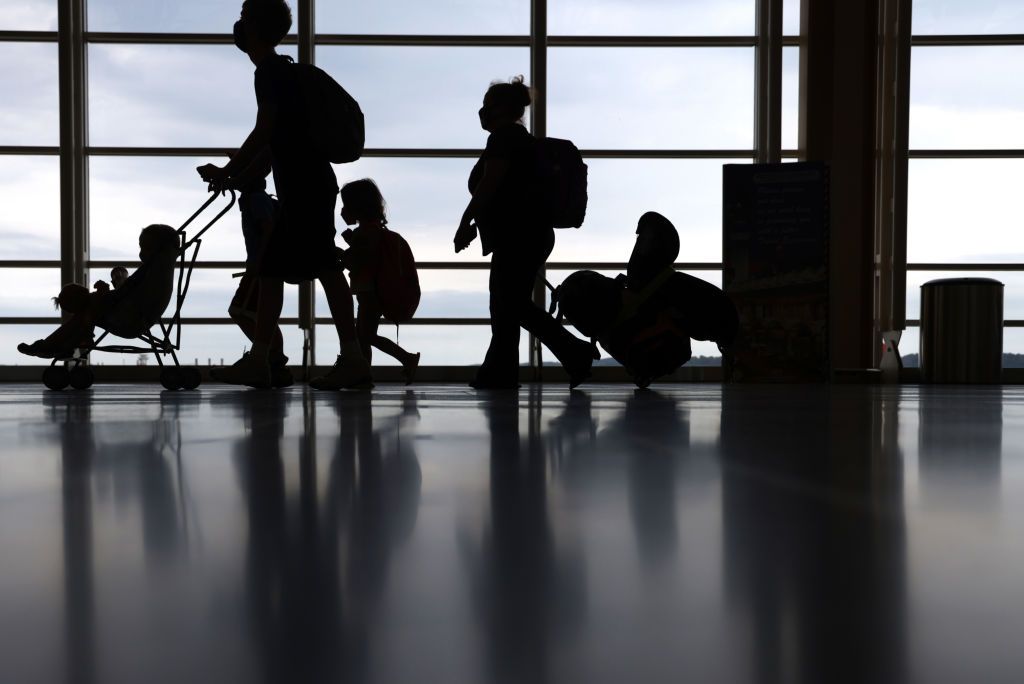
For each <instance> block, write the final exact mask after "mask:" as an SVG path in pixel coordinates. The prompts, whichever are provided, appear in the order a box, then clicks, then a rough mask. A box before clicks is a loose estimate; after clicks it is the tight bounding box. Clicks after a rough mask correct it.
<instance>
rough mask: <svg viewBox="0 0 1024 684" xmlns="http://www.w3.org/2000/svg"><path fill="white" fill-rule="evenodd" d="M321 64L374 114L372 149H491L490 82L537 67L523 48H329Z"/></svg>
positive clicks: (369, 127) (370, 117)
mask: <svg viewBox="0 0 1024 684" xmlns="http://www.w3.org/2000/svg"><path fill="white" fill-rule="evenodd" d="M317 64H318V65H319V66H320V67H322V68H323V69H324V70H326V71H327V72H329V73H330V74H331V75H332V76H334V77H335V79H337V80H338V82H339V83H341V84H342V85H343V86H345V89H346V90H348V91H349V92H350V93H351V94H352V96H353V97H355V98H356V99H357V100H358V101H359V105H360V107H361V108H362V110H363V113H364V114H365V116H366V146H367V147H412V148H422V147H435V148H436V147H469V148H483V146H484V144H485V143H486V141H487V133H486V132H485V131H483V130H481V128H480V120H479V118H478V117H477V110H478V109H480V103H481V101H482V100H483V96H484V93H485V92H486V91H487V87H488V85H490V83H491V82H492V81H494V80H498V79H508V78H511V77H513V76H515V75H517V74H528V73H529V72H530V55H529V51H528V50H526V49H523V48H471V47H321V48H318V49H317Z"/></svg>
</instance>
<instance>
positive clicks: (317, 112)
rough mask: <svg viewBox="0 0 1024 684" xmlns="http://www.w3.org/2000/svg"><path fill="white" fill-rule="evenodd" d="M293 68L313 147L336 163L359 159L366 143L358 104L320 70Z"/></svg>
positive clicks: (361, 112) (307, 67) (305, 65)
mask: <svg viewBox="0 0 1024 684" xmlns="http://www.w3.org/2000/svg"><path fill="white" fill-rule="evenodd" d="M294 68H295V70H296V72H297V73H298V79H299V88H300V90H301V91H302V96H303V99H305V104H306V116H307V120H308V122H309V131H310V135H311V136H312V137H313V142H314V144H315V145H316V146H317V148H319V149H321V150H323V151H324V153H325V155H326V157H327V159H328V160H330V161H331V162H333V163H335V164H344V163H346V162H354V161H356V160H357V159H359V158H360V157H361V156H362V155H363V146H364V145H365V144H366V124H365V121H364V119H363V111H362V110H361V109H360V108H359V103H358V102H356V101H355V98H353V97H352V96H351V95H349V94H348V92H347V91H346V90H345V89H344V88H342V87H341V86H340V85H339V84H338V82H337V81H335V80H334V79H333V78H331V76H330V74H328V73H327V72H326V71H324V70H323V69H321V68H319V67H315V66H313V65H312V64H295V65H294Z"/></svg>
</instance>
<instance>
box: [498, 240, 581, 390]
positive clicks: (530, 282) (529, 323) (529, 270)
mask: <svg viewBox="0 0 1024 684" xmlns="http://www.w3.org/2000/svg"><path fill="white" fill-rule="evenodd" d="M554 244H555V238H554V231H553V230H551V229H548V230H547V231H546V232H544V233H542V234H541V235H539V236H538V237H537V238H536V241H535V242H533V243H532V244H531V243H526V244H522V245H521V246H517V249H516V251H515V252H514V253H513V254H512V255H510V256H505V257H504V258H503V259H502V265H503V269H504V270H505V271H507V272H506V273H504V274H503V275H502V278H503V279H505V280H506V282H505V284H504V286H505V288H506V289H507V293H508V296H505V297H502V299H503V300H505V301H506V302H507V305H508V307H509V308H510V309H511V310H510V311H509V312H506V313H503V316H507V317H508V318H513V317H514V319H515V321H516V325H517V326H522V327H523V328H524V329H525V330H527V331H528V332H530V333H531V334H532V335H534V336H535V337H537V338H538V339H539V340H540V341H541V343H542V344H543V345H544V346H546V347H547V348H548V349H550V350H551V352H552V353H553V354H554V355H555V357H556V358H557V359H558V360H559V362H560V363H561V364H562V365H563V366H564V367H565V370H566V371H567V372H568V373H569V378H570V384H571V385H572V386H573V387H575V386H576V385H577V384H579V383H580V382H582V381H583V380H584V379H585V378H586V377H588V376H589V375H590V367H591V365H592V364H593V356H592V354H593V350H592V347H591V346H590V344H589V343H587V342H585V341H584V340H581V339H579V338H578V337H576V336H574V335H573V334H572V333H570V332H569V331H568V330H566V329H565V326H563V325H562V324H560V323H559V322H558V321H556V320H555V319H554V317H553V316H551V314H549V313H548V312H547V311H545V310H544V309H543V308H541V307H540V306H538V305H537V304H536V302H534V301H533V287H534V285H535V283H536V281H537V275H538V273H539V272H540V269H541V267H543V265H544V263H545V262H546V261H547V258H548V256H549V255H550V254H551V250H552V249H553V248H554ZM493 264H494V262H493V261H492V274H493V272H494V271H493ZM492 297H493V291H492ZM492 310H493V299H492ZM492 316H493V313H492ZM492 329H493V325H492ZM510 337H511V336H510ZM516 343H517V344H516V350H515V351H516V354H517V355H518V329H517V331H516ZM507 353H508V352H506V354H507Z"/></svg>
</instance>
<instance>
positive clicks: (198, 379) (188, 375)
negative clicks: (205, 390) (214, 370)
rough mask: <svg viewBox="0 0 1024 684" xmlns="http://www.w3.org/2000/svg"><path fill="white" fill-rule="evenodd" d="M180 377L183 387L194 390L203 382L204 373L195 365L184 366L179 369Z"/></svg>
mask: <svg viewBox="0 0 1024 684" xmlns="http://www.w3.org/2000/svg"><path fill="white" fill-rule="evenodd" d="M178 377H179V378H180V379H181V388H182V389H187V390H194V389H195V388H197V387H199V385H201V384H202V382H203V375H202V373H200V372H199V369H198V368H195V367H193V366H182V367H181V368H179V369H178Z"/></svg>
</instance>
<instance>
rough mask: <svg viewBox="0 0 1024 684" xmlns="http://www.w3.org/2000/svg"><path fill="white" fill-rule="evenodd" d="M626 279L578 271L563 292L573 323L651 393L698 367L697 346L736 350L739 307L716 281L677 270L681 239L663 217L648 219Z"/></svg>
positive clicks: (559, 294) (562, 303)
mask: <svg viewBox="0 0 1024 684" xmlns="http://www.w3.org/2000/svg"><path fill="white" fill-rule="evenodd" d="M636 235H637V238H636V244H635V245H634V247H633V253H632V254H631V255H630V258H629V265H628V267H627V269H626V273H625V275H619V276H618V277H617V278H614V279H613V278H608V277H606V276H603V275H601V274H599V273H595V272H593V271H577V272H576V273H573V274H572V275H570V276H569V277H568V278H566V279H565V282H563V283H562V284H561V285H560V286H559V287H558V289H557V290H556V293H555V299H556V300H557V302H558V306H559V309H560V311H561V313H562V315H563V316H565V318H566V319H567V320H568V321H569V322H570V323H572V324H573V325H574V326H575V327H576V329H577V330H579V331H580V332H581V333H583V334H584V335H586V336H588V337H590V338H592V339H594V340H596V341H597V342H600V343H601V346H602V347H604V348H605V350H606V351H607V352H608V353H609V354H610V355H611V356H612V358H614V359H615V360H616V361H618V362H619V363H621V364H622V365H623V366H625V368H626V370H627V371H628V372H629V373H630V375H632V376H633V379H634V380H635V381H636V384H637V385H639V386H640V387H646V386H647V385H649V384H650V383H651V382H652V381H653V380H654V379H655V378H657V377H660V376H663V375H668V374H669V373H672V372H673V371H675V370H676V369H677V368H679V367H680V366H682V365H683V364H684V363H686V362H687V361H689V360H690V353H691V352H690V339H691V338H692V339H695V340H703V341H713V342H715V343H717V344H718V347H719V349H725V348H727V347H729V346H731V345H732V344H733V342H734V341H735V339H736V335H737V331H738V328H739V318H738V316H737V313H736V307H735V306H734V305H733V303H732V301H731V300H730V299H729V297H728V296H727V295H726V294H725V293H724V292H722V290H720V289H719V288H717V287H715V286H714V285H712V284H711V283H709V282H706V281H704V280H701V279H700V278H694V277H693V276H690V275H687V274H685V273H678V272H676V271H675V270H674V269H673V268H672V264H673V263H674V262H675V260H676V257H677V256H678V255H679V233H678V232H677V231H676V229H675V226H673V225H672V223H671V222H670V221H669V220H668V219H667V218H665V217H664V216H662V215H661V214H658V213H656V212H653V211H650V212H647V213H646V214H644V215H643V216H641V217H640V221H639V223H638V224H637V229H636Z"/></svg>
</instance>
